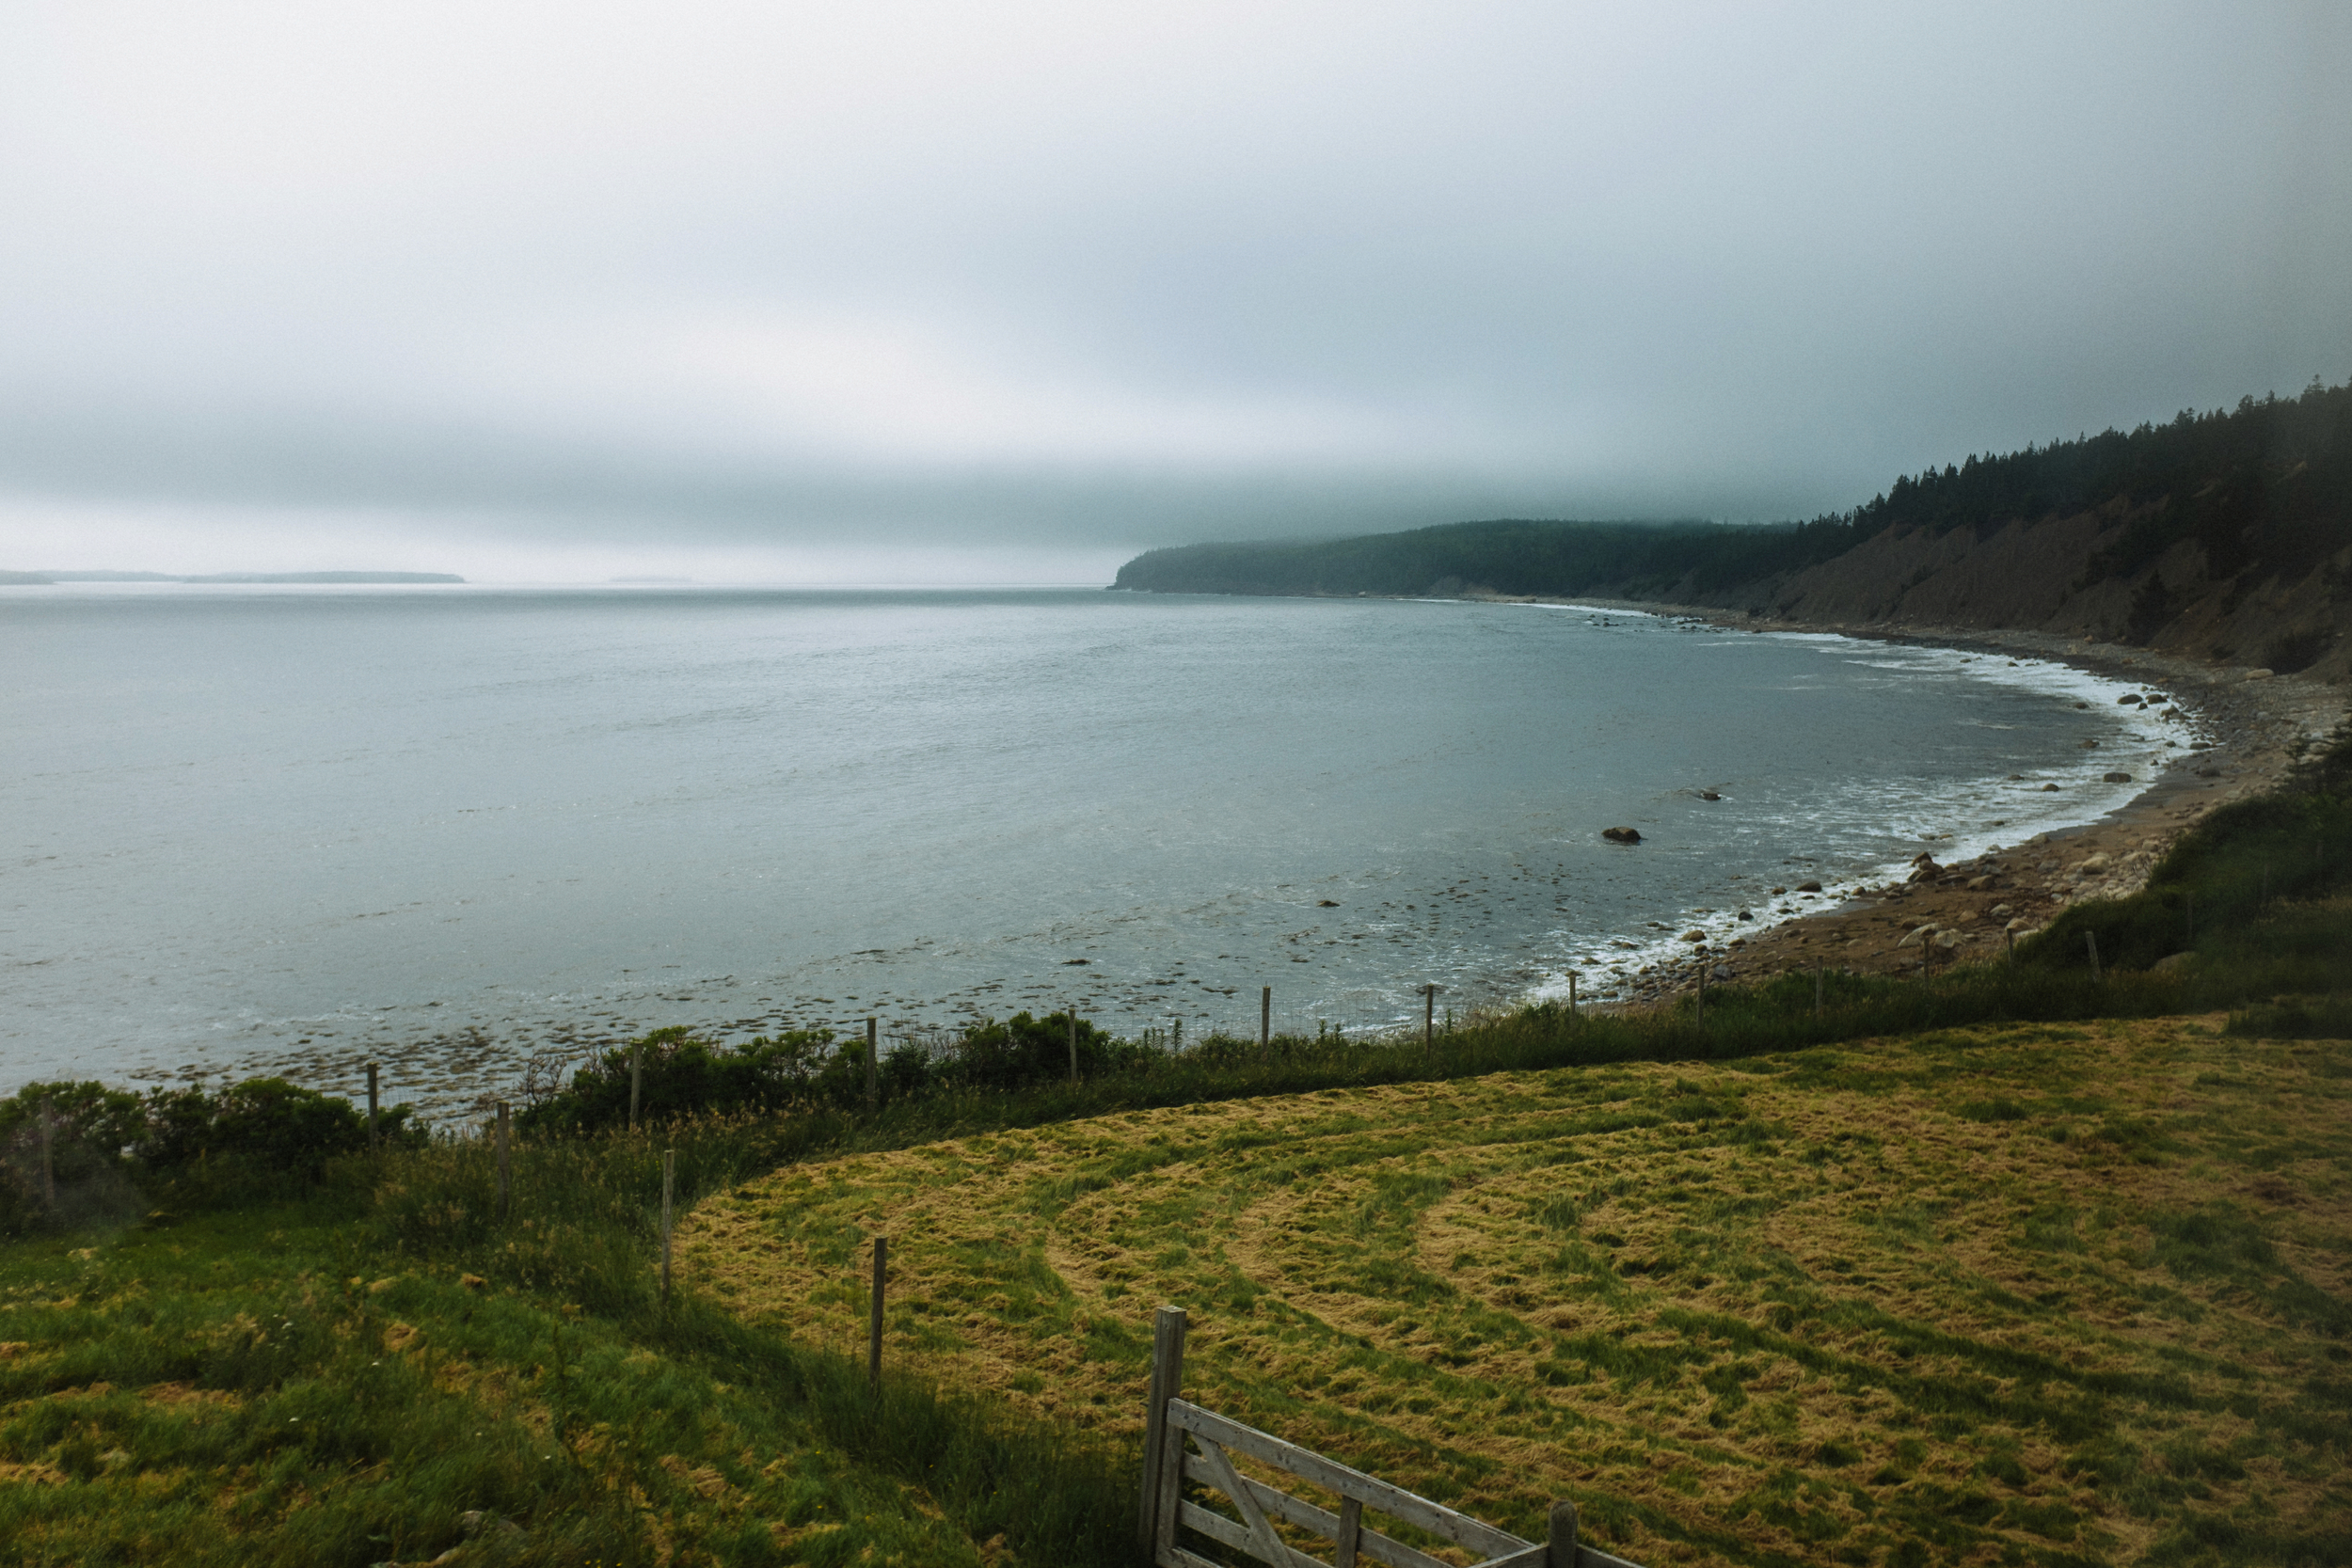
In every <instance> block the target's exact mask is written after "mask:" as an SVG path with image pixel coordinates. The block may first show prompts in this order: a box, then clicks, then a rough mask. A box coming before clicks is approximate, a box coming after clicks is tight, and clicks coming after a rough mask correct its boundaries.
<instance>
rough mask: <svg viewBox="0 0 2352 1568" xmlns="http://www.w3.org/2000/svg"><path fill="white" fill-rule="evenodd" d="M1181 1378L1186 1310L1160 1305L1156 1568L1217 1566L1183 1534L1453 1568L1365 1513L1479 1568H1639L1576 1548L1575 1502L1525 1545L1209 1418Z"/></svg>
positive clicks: (1148, 1471) (1270, 1549)
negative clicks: (1313, 1546)
mask: <svg viewBox="0 0 2352 1568" xmlns="http://www.w3.org/2000/svg"><path fill="white" fill-rule="evenodd" d="M1183 1386H1184V1308H1183V1307H1161V1308H1160V1309H1159V1313H1158V1316H1157V1318H1156V1319H1155V1320H1154V1322H1153V1323H1152V1390H1151V1393H1150V1395H1149V1396H1148V1398H1149V1402H1148V1404H1147V1405H1146V1407H1145V1410H1144V1429H1143V1430H1144V1436H1143V1485H1142V1497H1141V1506H1140V1509H1139V1511H1138V1514H1137V1518H1136V1538H1137V1544H1138V1545H1139V1546H1141V1548H1142V1550H1143V1554H1144V1558H1145V1560H1148V1561H1149V1562H1151V1563H1152V1568H1217V1564H1216V1562H1215V1561H1214V1560H1211V1559H1209V1558H1206V1557H1203V1556H1201V1555H1200V1553H1198V1552H1196V1551H1194V1550H1192V1549H1191V1547H1189V1546H1187V1545H1186V1544H1184V1542H1185V1540H1186V1539H1187V1536H1188V1534H1189V1535H1191V1536H1200V1537H1205V1538H1206V1539H1207V1540H1209V1541H1213V1542H1216V1543H1217V1544H1220V1545H1222V1546H1224V1547H1226V1548H1228V1549H1230V1550H1232V1551H1236V1552H1241V1553H1244V1554H1246V1555H1247V1556H1248V1557H1251V1558H1254V1559H1256V1560H1258V1561H1260V1562H1263V1563H1267V1564H1270V1565H1271V1568H1357V1565H1358V1564H1359V1563H1361V1562H1365V1561H1372V1562H1380V1563H1385V1564H1387V1565H1388V1568H1448V1565H1447V1564H1446V1563H1445V1562H1444V1561H1442V1560H1439V1559H1438V1558H1435V1557H1432V1556H1430V1555H1429V1554H1428V1553H1427V1552H1424V1551H1422V1550H1421V1549H1420V1548H1419V1547H1417V1546H1413V1545H1409V1544H1406V1542H1404V1541H1401V1540H1399V1539H1397V1538H1396V1537H1395V1536H1393V1535H1391V1534H1388V1533H1385V1532H1383V1531H1381V1530H1376V1529H1374V1528H1371V1527H1370V1526H1368V1525H1366V1524H1365V1523H1364V1515H1365V1513H1382V1514H1386V1515H1388V1516H1389V1517H1390V1518H1391V1519H1394V1520H1397V1521H1399V1522H1401V1523H1402V1524H1404V1525H1406V1526H1409V1527H1411V1528H1413V1529H1415V1530H1419V1531H1422V1532H1424V1533H1426V1534H1429V1535H1432V1536H1435V1537H1437V1538H1438V1540H1440V1541H1444V1542H1448V1543H1451V1544H1454V1545H1456V1546H1459V1547H1462V1548H1463V1549H1464V1550H1466V1551H1470V1552H1475V1553H1477V1554H1479V1556H1480V1558H1481V1561H1480V1562H1479V1564H1478V1568H1635V1564H1633V1563H1630V1562H1629V1561H1627V1560H1625V1559H1623V1558H1620V1557H1613V1556H1611V1555H1610V1554H1609V1553H1607V1552H1603V1551H1597V1550H1595V1549H1594V1548H1592V1547H1590V1546H1587V1545H1584V1544H1581V1542H1579V1541H1578V1540H1577V1538H1576V1505H1575V1504H1574V1503H1570V1502H1555V1503H1553V1504H1552V1505H1551V1515H1550V1518H1549V1530H1548V1531H1547V1534H1546V1538H1545V1539H1544V1540H1542V1541H1522V1540H1520V1539H1519V1538H1518V1536H1516V1535H1513V1534H1511V1533H1510V1532H1509V1531H1508V1530H1502V1529H1497V1528H1495V1527H1494V1526H1492V1525H1489V1524H1486V1523H1484V1522H1483V1521H1481V1520H1477V1519H1473V1518H1471V1517H1470V1515H1469V1514H1467V1513H1459V1512H1457V1511H1455V1510H1454V1509H1451V1508H1448V1507H1446V1506H1445V1505H1444V1504H1442V1503H1435V1502H1431V1501H1430V1500H1429V1499H1428V1498H1426V1497H1417V1496H1415V1495H1414V1494H1413V1493H1410V1492H1407V1491H1406V1490H1405V1489H1404V1488H1402V1487H1398V1486H1391V1485H1390V1484H1389V1483H1388V1482H1387V1481H1381V1480H1379V1479H1377V1478H1376V1477H1373V1476H1368V1475H1366V1474H1364V1473H1363V1472H1362V1471H1361V1470H1354V1469H1350V1468H1349V1467H1348V1466H1346V1465H1342V1464H1340V1463H1338V1462H1337V1461H1336V1460H1331V1459H1327V1458H1325V1457H1324V1456H1323V1455H1322V1454H1319V1453H1313V1452H1311V1451H1310V1450H1308V1449H1302V1448H1299V1447H1298V1446H1297V1445H1295V1444H1293V1443H1287V1442H1284V1441H1283V1440H1282V1439H1281V1438H1279V1437H1277V1436H1275V1435H1273V1434H1272V1433H1264V1432H1260V1431H1259V1430H1258V1429H1257V1428H1255V1427H1250V1426H1244V1425H1243V1424H1242V1423H1241V1422H1239V1421H1236V1420H1232V1419H1230V1418H1226V1417H1223V1416H1219V1415H1217V1414H1216V1412H1214V1411H1210V1410H1203V1409H1202V1408H1201V1407H1200V1406H1199V1405H1197V1404H1194V1403H1192V1402H1190V1401H1189V1400H1186V1399H1184V1397H1183V1393H1182V1389H1183ZM1235 1454H1241V1455H1244V1456H1246V1457H1247V1458H1248V1459H1251V1460H1254V1461H1256V1462H1257V1463H1258V1464H1260V1465H1265V1466H1267V1467H1269V1468H1272V1469H1274V1470H1277V1471H1279V1472H1281V1473H1282V1474H1285V1475H1288V1476H1294V1477H1296V1478H1297V1479H1299V1480H1301V1481H1307V1482H1309V1483H1310V1484H1311V1485H1313V1486H1315V1487H1318V1488H1320V1489H1322V1490H1323V1491H1324V1492H1327V1493H1328V1494H1330V1496H1331V1497H1333V1498H1334V1499H1335V1500H1336V1501H1337V1502H1338V1504H1339V1507H1338V1510H1337V1512H1334V1511H1332V1510H1331V1509H1327V1508H1325V1507H1323V1506H1322V1505H1321V1504H1319V1503H1315V1502H1311V1501H1309V1500H1308V1499H1307V1498H1305V1497H1298V1496H1295V1494H1293V1493H1289V1492H1285V1491H1282V1490H1281V1489H1280V1488H1279V1487H1275V1486H1270V1485H1267V1484H1266V1483H1265V1482H1263V1481H1256V1480H1253V1479H1252V1478H1250V1477H1248V1476H1245V1475H1243V1474H1242V1473H1241V1471H1240V1470H1239V1469H1238V1468H1237V1467H1236V1466H1235V1464H1234V1459H1233V1456H1234V1455H1235ZM1187 1489H1189V1490H1190V1493H1191V1494H1192V1495H1191V1496H1188V1495H1187ZM1211 1492H1214V1493H1217V1494H1219V1495H1221V1496H1222V1497H1224V1499H1225V1502H1226V1507H1227V1509H1228V1510H1229V1511H1230V1512H1219V1511H1217V1510H1215V1509H1212V1508H1209V1507H1207V1506H1206V1505H1204V1504H1203V1503H1200V1502H1195V1501H1194V1500H1193V1496H1205V1495H1206V1494H1208V1493H1211ZM1277 1521H1279V1524H1278V1523H1277ZM1283 1525H1287V1526H1289V1527H1291V1529H1292V1531H1293V1532H1294V1533H1300V1532H1303V1533H1304V1534H1306V1535H1307V1536H1310V1537H1320V1538H1321V1539H1323V1540H1325V1541H1328V1542H1330V1543H1331V1546H1332V1557H1331V1560H1330V1562H1329V1563H1328V1564H1326V1563H1325V1562H1324V1560H1323V1559H1321V1558H1318V1557H1312V1556H1310V1555H1309V1554H1307V1553H1306V1552H1303V1551H1300V1550H1298V1549H1297V1548H1296V1547H1295V1546H1293V1545H1292V1544H1290V1543H1289V1542H1288V1541H1286V1540H1285V1539H1284V1538H1283V1534H1282V1530H1281V1528H1280V1526H1283Z"/></svg>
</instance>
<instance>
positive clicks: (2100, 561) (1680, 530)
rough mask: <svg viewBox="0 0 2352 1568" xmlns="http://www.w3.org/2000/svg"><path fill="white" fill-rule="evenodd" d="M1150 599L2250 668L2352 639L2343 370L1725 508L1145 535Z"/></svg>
mask: <svg viewBox="0 0 2352 1568" xmlns="http://www.w3.org/2000/svg"><path fill="white" fill-rule="evenodd" d="M1113 586H1114V587H1117V588H1123V589H1132V590H1138V591H1145V592H1155V593H1189V594H1345V595H1356V594H1387V595H1411V594H1434V595H1439V596H1454V595H1470V596H1476V595H1480V594H1496V595H1507V596H1532V597H1558V596H1567V595H1583V596H1606V597H1612V598H1624V599H1634V600H1645V601H1654V602H1661V603H1675V604H1689V605H1698V606H1708V607H1713V608H1720V609H1728V610H1745V611H1748V612H1750V613H1753V614H1756V615H1759V616H1773V617H1779V618H1786V619H1792V620H1800V621H1814V622H1821V623H1825V624H1840V625H1850V624H1854V623H1871V622H1888V621H1897V620H1900V621H1910V622H1919V623H1928V624H1935V625H1944V626H1986V627H1993V626H2002V627H2012V628H2018V629H2036V630H2046V631H2057V632H2060V633H2064V634H2066V635H2070V636H2090V637H2096V638H2100V639H2103V640H2108V641H2130V642H2135V643H2139V644H2143V645H2150V646H2163V647H2169V648H2176V649H2178V650H2180V651H2184V652H2193V653H2199V654H2202V655H2205V656H2207V657H2217V658H2223V659H2237V660H2240V661H2243V662H2249V663H2251V662H2262V663H2266V664H2268V665H2270V666H2271V667H2273V668H2277V669H2280V670H2281V671H2286V670H2291V669H2301V668H2308V667H2312V666H2326V667H2327V668H2326V669H2325V671H2324V672H2323V673H2344V671H2343V670H2342V669H2340V668H2337V666H2341V665H2343V664H2344V662H2345V660H2346V658H2347V657H2352V639H2347V638H2346V637H2345V636H2344V632H2345V631H2346V630H2348V629H2352V625H2348V624H2347V622H2348V620H2352V382H2348V383H2346V384H2344V385H2342V386H2335V387H2329V386H2327V385H2324V384H2323V383H2321V382H2319V381H2316V380H2314V381H2313V382H2312V385H2311V386H2310V387H2309V388H2306V389H2305V390H2304V391H2303V392H2302V393H2301V394H2300V395H2299V396H2297V397H2293V398H2280V397H2277V396H2275V395H2274V396H2269V397H2265V398H2261V399H2256V398H2252V397H2248V398H2243V399H2241V400H2240V401H2239V403H2238V404H2237V406H2236V407H2235V408H2233V409H2215V410H2212V411H2211V412H2207V413H2199V412H2197V411H2195V410H2193V409H2184V410H2182V411H2181V413H2180V414H2179V415H2178V417H2176V418H2175V419H2173V420H2171V421H2170V422H2169V423H2166V424H2161V425H2158V424H2142V425H2140V426H2139V427H2138V428H2137V429H2135V430H2131V431H2118V430H2107V431H2104V432H2102V433H2100V434H2099V435H2096V436H2079V437H2077V438H2075V439H2074V440H2065V441H2053V442H2051V443H2049V444H2048V445H2045V446H2028V447H2026V449H2025V450H2024V451H2014V452H2008V453H2002V454H1985V455H1979V454H1974V453H1972V454H1970V455H1969V456H1968V457H1967V458H1966V459H1965V460H1964V461H1962V462H1959V463H1947V464H1946V465H1945V466H1944V467H1941V468H1935V467H1930V468H1927V469H1924V470H1922V471H1921V472H1919V473H1917V474H1905V475H1902V476H1900V477H1899V478H1898V479H1896V481H1895V482H1894V483H1892V484H1891V485H1889V486H1888V487H1887V489H1886V490H1885V491H1884V492H1883V493H1882V494H1880V495H1878V496H1875V497H1873V498H1872V499H1870V500H1869V501H1867V502H1866V503H1864V504H1862V505H1859V506H1856V507H1854V508H1853V509H1851V511H1847V512H1839V513H1832V514H1828V515H1823V516H1820V517H1816V518H1814V519H1812V520H1810V521H1807V522H1787V523H1776V524H1760V525H1734V524H1724V523H1708V522H1702V521H1679V522H1663V523H1656V522H1652V523H1645V522H1628V521H1608V522H1598V521H1570V520H1547V519H1531V518H1501V519H1494V520H1489V521H1480V522H1459V523H1449V524H1444V525H1440V526H1438V527H1433V528H1422V529H1413V530H1409V531H1404V532H1398V533H1379V534H1365V535H1359V536H1357V537H1353V538H1343V539H1327V540H1315V541H1275V542H1263V543H1242V544H1222V545H1190V546H1178V547H1174V548H1168V549H1158V550H1151V551H1147V552H1146V553H1144V554H1143V555H1140V556H1137V557H1136V559H1135V560H1133V561H1130V562H1127V563H1126V565H1124V566H1122V567H1120V571H1119V575H1118V578H1117V580H1116V581H1115V582H1114V583H1113Z"/></svg>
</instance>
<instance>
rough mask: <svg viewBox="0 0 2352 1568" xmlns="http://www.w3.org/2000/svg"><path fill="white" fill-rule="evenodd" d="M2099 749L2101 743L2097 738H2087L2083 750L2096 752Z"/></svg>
mask: <svg viewBox="0 0 2352 1568" xmlns="http://www.w3.org/2000/svg"><path fill="white" fill-rule="evenodd" d="M2098 749H2099V743H2098V742H2097V741H2095V740H2086V741H2084V742H2083V750H2084V751H2086V752H2095V751H2097V750H2098Z"/></svg>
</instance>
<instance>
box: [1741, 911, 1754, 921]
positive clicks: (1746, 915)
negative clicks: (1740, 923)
mask: <svg viewBox="0 0 2352 1568" xmlns="http://www.w3.org/2000/svg"><path fill="white" fill-rule="evenodd" d="M1755 918H1756V916H1754V915H1752V914H1750V913H1749V912H1748V911H1745V910H1741V911H1740V919H1742V920H1754V919H1755Z"/></svg>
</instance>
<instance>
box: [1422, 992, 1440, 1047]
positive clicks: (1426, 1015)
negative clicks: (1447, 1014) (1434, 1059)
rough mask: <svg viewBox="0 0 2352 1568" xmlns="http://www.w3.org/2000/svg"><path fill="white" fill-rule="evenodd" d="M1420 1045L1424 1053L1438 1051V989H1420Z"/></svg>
mask: <svg viewBox="0 0 2352 1568" xmlns="http://www.w3.org/2000/svg"><path fill="white" fill-rule="evenodd" d="M1421 1044H1422V1050H1424V1051H1435V1050H1437V1049H1438V988H1437V987H1436V986H1435V985H1426V986H1423V987H1422V988H1421Z"/></svg>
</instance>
